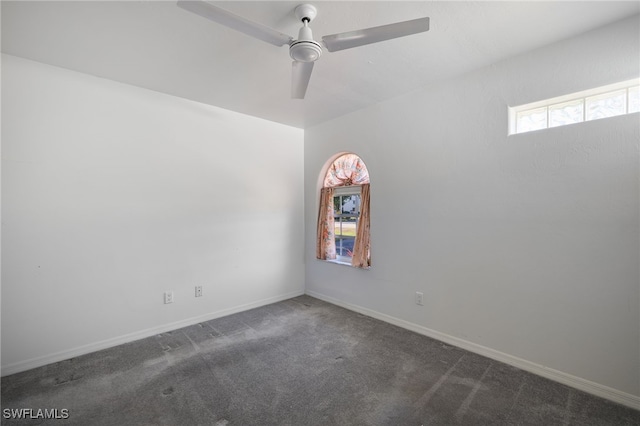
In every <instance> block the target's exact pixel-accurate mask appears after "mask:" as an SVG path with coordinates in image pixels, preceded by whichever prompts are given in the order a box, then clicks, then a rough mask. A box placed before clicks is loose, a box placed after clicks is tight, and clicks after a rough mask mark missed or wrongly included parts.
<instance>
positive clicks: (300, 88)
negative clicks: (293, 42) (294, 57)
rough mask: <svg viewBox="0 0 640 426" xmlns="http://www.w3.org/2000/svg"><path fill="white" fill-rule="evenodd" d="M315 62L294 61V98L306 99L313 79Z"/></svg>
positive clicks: (292, 88)
mask: <svg viewBox="0 0 640 426" xmlns="http://www.w3.org/2000/svg"><path fill="white" fill-rule="evenodd" d="M313 64H314V62H298V61H293V68H292V71H293V74H292V78H291V97H292V98H293V99H304V94H305V93H306V92H307V86H308V85H309V80H310V79H311V71H313Z"/></svg>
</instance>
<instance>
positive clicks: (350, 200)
mask: <svg viewBox="0 0 640 426" xmlns="http://www.w3.org/2000/svg"><path fill="white" fill-rule="evenodd" d="M359 202H360V196H359V195H344V196H343V197H342V211H341V213H342V214H355V213H357V212H358V207H359Z"/></svg>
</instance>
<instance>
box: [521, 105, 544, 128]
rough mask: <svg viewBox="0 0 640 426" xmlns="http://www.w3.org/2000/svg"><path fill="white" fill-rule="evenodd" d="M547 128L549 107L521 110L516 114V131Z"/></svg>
mask: <svg viewBox="0 0 640 426" xmlns="http://www.w3.org/2000/svg"><path fill="white" fill-rule="evenodd" d="M546 128H547V107H542V108H535V109H530V110H527V111H520V112H518V113H517V114H516V133H523V132H531V131H532V130H540V129H546Z"/></svg>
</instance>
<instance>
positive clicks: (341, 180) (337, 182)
mask: <svg viewBox="0 0 640 426" xmlns="http://www.w3.org/2000/svg"><path fill="white" fill-rule="evenodd" d="M365 183H369V171H368V170H367V167H366V166H365V165H364V162H363V161H362V160H361V159H360V157H358V156H357V155H355V154H345V155H341V156H340V157H338V158H337V159H336V160H335V161H334V162H333V164H332V165H331V167H329V170H328V171H327V176H325V178H324V185H323V186H324V187H325V188H328V187H335V186H349V185H362V184H365Z"/></svg>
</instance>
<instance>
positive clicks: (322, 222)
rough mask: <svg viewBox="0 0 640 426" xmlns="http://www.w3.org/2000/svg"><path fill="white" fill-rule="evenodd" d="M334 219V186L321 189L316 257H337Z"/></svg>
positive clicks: (325, 258)
mask: <svg viewBox="0 0 640 426" xmlns="http://www.w3.org/2000/svg"><path fill="white" fill-rule="evenodd" d="M334 232H335V224H334V221H333V188H322V190H321V191H320V209H319V212H318V237H317V242H316V257H317V258H318V259H322V260H328V259H329V260H330V259H335V258H336V239H335V236H334Z"/></svg>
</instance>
